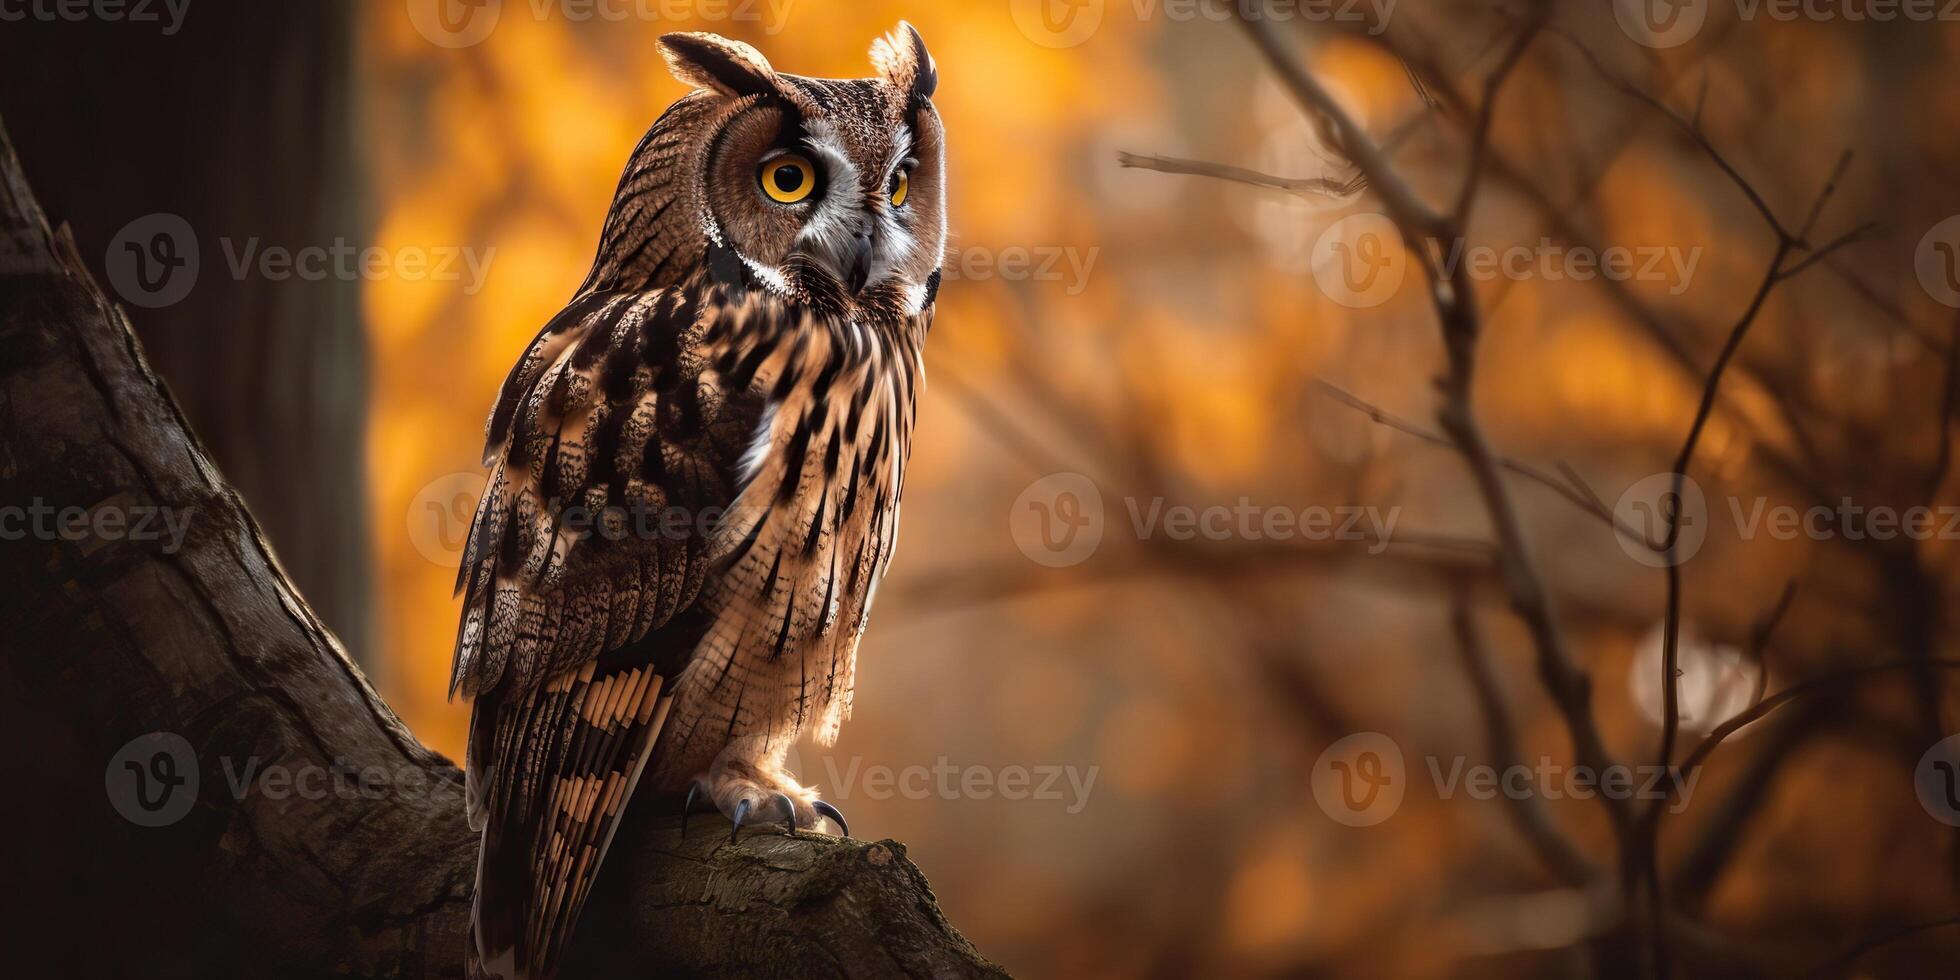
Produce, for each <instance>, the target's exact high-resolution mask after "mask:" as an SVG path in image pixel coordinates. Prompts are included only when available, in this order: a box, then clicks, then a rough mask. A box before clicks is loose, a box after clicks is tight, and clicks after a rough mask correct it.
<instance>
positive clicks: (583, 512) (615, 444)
mask: <svg viewBox="0 0 1960 980" xmlns="http://www.w3.org/2000/svg"><path fill="white" fill-rule="evenodd" d="M662 48H663V53H664V54H665V55H666V57H667V59H668V63H669V65H670V67H671V68H672V69H673V71H674V73H675V75H676V76H677V77H679V78H681V79H682V80H683V81H686V82H689V83H691V84H693V85H695V86H697V88H698V90H697V91H696V92H694V93H692V94H690V95H688V96H687V97H686V98H683V99H681V100H680V101H679V102H677V103H675V104H674V106H673V107H671V108H670V109H669V110H668V111H667V113H665V114H664V115H663V116H662V117H661V118H660V120H659V121H657V122H656V123H655V124H654V126H653V127H652V129H651V130H649V131H648V133H647V136H646V138H645V139H644V140H642V141H641V144H640V146H639V148H638V149H637V150H636V151H635V152H634V155H633V158H632V160H631V161H629V163H628V164H627V167H626V171H625V174H624V175H623V176H622V178H621V180H620V184H619V188H618V190H617V192H616V193H615V196H614V201H613V206H612V209H611V211H610V212H609V214H608V215H607V219H606V224H605V230H604V232H603V235H602V241H601V244H600V248H599V254H598V256H597V258H596V259H595V260H594V263H593V267H592V272H591V274H590V275H589V276H588V277H587V279H586V282H585V284H584V285H583V286H582V287H581V288H580V290H579V292H578V294H577V295H576V296H575V297H574V298H573V300H572V301H571V302H570V303H569V304H568V305H567V306H566V308H565V309H564V311H563V312H561V313H560V314H559V315H558V316H557V317H555V318H553V320H552V321H551V322H550V323H548V324H547V325H546V326H545V328H544V329H543V330H542V331H541V332H540V333H539V334H538V337H537V339H535V340H534V341H532V343H531V346H530V348H529V349H528V350H526V351H525V353H524V354H523V356H522V357H521V358H520V359H519V360H518V362H517V364H516V365H515V366H514V367H513V368H512V370H511V373H510V377H509V378H508V379H507V380H506V381H505V383H504V388H503V391H502V393H501V395H500V397H499V399H498V402H497V405H496V408H495V410H494V411H493V413H492V415H491V418H490V424H489V438H488V445H487V446H486V449H485V464H486V465H487V466H489V467H490V482H489V486H488V488H487V489H486V491H485V494H484V498H483V500H482V502H481V503H480V505H479V506H478V509H477V513H476V518H475V522H474V524H473V527H472V530H471V535H470V545H469V550H468V552H467V553H466V556H465V562H464V566H463V569H462V571H461V573H460V575H459V578H458V583H457V585H458V589H459V591H461V592H462V594H463V598H464V611H463V619H462V625H461V628H460V630H459V632H458V637H457V644H456V660H455V667H454V674H453V677H452V688H453V690H454V691H456V692H457V693H460V694H463V695H466V696H469V697H472V698H474V699H475V704H474V711H473V714H472V718H471V727H470V741H469V757H468V761H467V766H466V771H467V775H468V781H469V792H468V805H469V811H470V821H471V825H472V826H473V827H475V828H477V829H478V830H480V831H481V832H482V834H483V844H482V852H481V857H480V862H479V869H478V880H477V896H476V913H475V918H474V922H473V925H474V933H475V941H474V942H473V944H472V947H473V949H472V954H473V959H472V964H471V970H472V972H474V973H476V974H479V975H487V976H504V977H512V978H515V977H548V976H550V975H552V973H553V971H554V970H555V968H556V963H557V959H558V956H559V954H560V953H561V952H562V950H563V948H564V944H565V942H566V941H567V939H569V937H570V935H571V932H572V929H573V927H574V925H575V924H576V922H577V919H578V914H579V909H580V907H581V905H582V903H583V901H584V899H585V897H586V895H587V894H588V892H589V890H590V887H591V883H592V880H593V878H594V876H595V875H596V874H597V872H598V869H599V866H600V864H601V862H602V861H603V859H604V857H605V853H606V848H607V845H608V844H609V842H610V838H611V834H612V832H613V829H614V828H615V827H616V826H617V819H618V816H619V814H620V813H621V811H622V810H623V808H624V807H625V806H626V805H627V803H628V802H629V801H630V800H631V799H632V797H633V795H634V793H635V791H636V790H638V789H640V788H641V787H643V786H651V787H654V788H657V789H661V790H680V789H684V788H686V787H688V786H689V785H696V786H699V787H700V788H702V789H704V790H706V792H707V795H708V797H709V798H710V799H712V800H713V801H714V802H715V804H716V805H717V807H719V808H720V809H721V810H722V811H723V812H724V813H729V814H730V815H731V816H735V817H737V819H738V820H739V819H740V818H741V817H743V816H747V815H753V816H754V818H755V819H757V820H773V821H780V822H783V823H785V824H788V825H790V826H792V827H812V826H816V825H817V824H818V822H819V819H820V817H819V809H818V807H819V806H820V805H821V804H819V803H818V801H817V798H816V794H815V793H814V792H812V791H811V790H809V789H807V788H805V787H803V786H800V785H798V784H797V783H796V782H795V781H794V780H793V779H792V778H791V776H790V775H789V774H788V773H787V772H785V771H784V770H783V768H782V762H783V757H784V754H785V753H786V751H787V750H788V748H789V746H790V745H791V744H792V743H793V742H794V741H795V740H796V739H797V738H798V737H800V736H801V735H802V734H803V733H804V732H806V731H810V730H812V729H813V728H814V730H815V731H816V734H817V735H818V737H819V738H821V739H824V740H825V741H828V740H830V739H834V738H835V737H836V732H837V726H838V725H839V724H840V723H841V722H842V720H843V719H844V717H845V716H846V715H848V713H849V710H850V702H851V693H852V687H853V678H854V674H855V664H856V652H857V644H858V638H859V636H860V635H861V634H862V632H863V630H864V627H865V622H866V619H867V617H868V615H869V613H870V609H871V600H872V596H873V595H874V594H875V592H876V588H877V583H878V579H879V577H880V576H881V575H882V574H883V572H884V570H885V567H886V565H887V563H888V562H889V561H890V560H891V555H892V546H893V543H894V541H895V539H896V534H897V523H898V501H899V496H900V493H901V491H902V489H903V486H904V472H905V460H906V456H907V451H908V448H909V446H910V445H911V437H912V425H913V418H914V414H915V412H914V408H915V401H916V397H917V390H918V386H919V384H920V383H921V381H922V377H923V372H922V367H921V361H920V357H921V347H922V344H923V343H924V340H925V334H926V331H927V328H928V326H929V325H930V323H931V319H932V306H933V299H934V294H935V293H936V291H937V287H938V280H939V273H938V267H939V261H940V256H941V253H942V250H943V247H944V240H945V217H944V207H943V199H944V195H943V183H944V165H943V152H942V145H941V141H942V139H943V133H942V129H941V126H940V122H939V119H938V116H937V113H936V112H935V110H934V109H933V107H932V103H931V101H930V99H931V96H932V92H933V86H934V84H935V83H936V75H935V72H934V69H933V66H932V62H931V59H930V57H928V56H927V54H926V51H925V45H924V42H923V41H921V40H920V39H919V37H918V34H917V33H916V32H914V31H912V30H911V29H910V28H909V27H905V26H903V25H901V27H900V29H899V30H898V31H895V32H894V33H893V34H892V35H890V36H889V37H887V38H883V39H880V40H879V41H878V42H877V43H876V44H875V45H874V46H873V52H872V57H873V62H874V65H875V66H876V68H877V70H878V73H879V74H878V76H877V77H875V78H871V79H853V80H829V79H806V78H799V77H796V76H791V75H783V74H780V73H777V72H775V71H774V70H773V69H772V68H771V67H770V66H769V65H768V63H767V61H765V60H764V59H763V58H762V56H761V55H760V54H759V53H757V52H755V51H754V49H752V48H749V47H748V46H747V45H743V44H740V43H738V42H733V41H728V40H726V39H723V38H719V37H715V36H713V35H704V34H689V35H669V36H668V37H666V38H663V39H662Z"/></svg>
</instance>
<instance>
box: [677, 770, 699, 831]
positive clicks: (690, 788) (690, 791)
mask: <svg viewBox="0 0 1960 980" xmlns="http://www.w3.org/2000/svg"><path fill="white" fill-rule="evenodd" d="M700 789H701V783H700V781H698V780H697V781H695V782H692V783H688V784H687V801H686V802H685V803H682V804H681V840H686V839H687V816H688V814H690V813H692V812H694V794H695V793H696V792H697V791H698V790H700Z"/></svg>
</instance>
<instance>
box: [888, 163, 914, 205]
mask: <svg viewBox="0 0 1960 980" xmlns="http://www.w3.org/2000/svg"><path fill="white" fill-rule="evenodd" d="M911 190H912V177H911V175H910V174H907V173H906V172H905V171H903V170H901V171H899V172H898V173H896V174H893V175H892V207H898V206H899V205H901V204H904V203H905V195H906V194H907V193H908V192H910V191H911Z"/></svg>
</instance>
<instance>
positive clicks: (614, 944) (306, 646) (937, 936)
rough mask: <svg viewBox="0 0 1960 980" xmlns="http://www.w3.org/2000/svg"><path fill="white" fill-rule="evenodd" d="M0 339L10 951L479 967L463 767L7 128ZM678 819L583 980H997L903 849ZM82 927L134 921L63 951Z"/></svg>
mask: <svg viewBox="0 0 1960 980" xmlns="http://www.w3.org/2000/svg"><path fill="white" fill-rule="evenodd" d="M0 347H4V349H5V350H7V352H8V355H7V358H6V360H5V361H4V366H0V499H3V500H6V501H8V502H10V503H11V502H16V501H18V502H22V503H23V507H24V509H25V512H26V515H27V516H28V518H29V528H28V537H29V538H30V539H31V540H29V541H28V542H26V543H25V544H22V543H15V542H9V544H8V546H7V547H6V548H5V549H0V583H4V586H5V587H4V588H0V624H4V630H5V634H6V635H7V637H8V642H7V645H6V653H5V655H4V656H0V718H4V719H6V722H5V723H6V724H7V725H8V726H9V728H10V729H11V730H10V731H8V732H7V734H8V735H11V736H12V739H11V741H10V744H12V745H14V746H16V747H17V752H16V765H15V769H16V772H15V779H16V782H15V785H16V786H21V787H31V788H32V789H31V796H32V798H33V803H32V805H31V806H22V807H18V808H17V809H19V810H23V811H31V812H28V813H26V814H24V816H23V819H24V820H25V821H26V822H27V826H26V827H25V828H24V833H23V836H21V837H20V838H18V839H17V841H16V846H15V847H13V848H10V849H9V850H10V851H13V852H15V853H14V854H12V855H11V856H10V863H9V868H8V870H11V871H14V872H15V874H14V876H13V882H14V884H15V886H16V887H17V888H20V889H22V890H23V893H26V894H33V895H34V896H35V900H34V901H33V902H31V903H26V904H27V905H29V908H27V909H26V910H24V914H23V916H22V917H21V918H19V919H18V920H17V921H16V925H17V926H20V927H21V928H20V930H19V931H18V932H16V933H15V934H16V935H18V936H22V937H26V938H27V940H28V941H25V942H19V943H16V944H15V945H14V948H13V949H11V950H10V953H11V954H13V959H14V961H15V964H16V965H15V969H17V970H19V971H20V972H21V973H22V975H30V976H32V975H39V976H104V977H116V976H142V977H190V976H238V975H250V976H280V977H325V976H336V977H341V976H402V977H459V976H461V975H462V967H463V944H464V942H465V935H466V931H467V920H468V916H469V910H470V889H471V882H472V880H473V875H474V869H475V863H476V836H475V835H474V834H473V833H472V832H471V831H470V830H469V828H468V826H467V825H466V824H465V822H464V819H463V807H462V775H461V773H459V772H458V771H457V770H456V768H455V767H454V766H453V765H451V764H450V763H449V762H448V761H447V760H445V759H443V758H442V757H441V756H439V755H437V754H436V753H434V752H431V751H429V750H428V749H426V748H424V747H423V746H422V744H421V743H420V742H419V741H417V740H416V739H415V737H414V736H413V735H412V734H411V733H410V732H409V731H408V730H407V728H406V727H405V726H403V724H402V723H401V721H400V720H399V719H398V718H397V717H396V716H395V714H394V712H393V711H392V710H390V709H389V707H388V706H387V705H386V704H384V703H383V702H382V701H381V699H380V698H379V697H378V696H377V695H376V694H375V692H374V690H373V689H372V688H371V687H370V686H369V685H368V683H367V681H366V679H365V678H364V677H363V676H362V675H361V673H360V671H359V670H358V669H357V668H356V667H355V666H354V665H353V663H352V662H351V661H350V660H349V659H348V657H347V655H346V653H345V652H344V651H343V650H342V649H341V647H340V645H339V642H338V641H337V640H335V639H334V637H333V636H332V635H331V634H330V633H328V632H327V630H326V629H325V628H324V627H323V626H322V625H321V623H320V622H319V620H318V619H317V618H316V617H315V616H314V615H313V612H312V611H311V609H309V608H308V606H307V604H306V602H305V600H304V599H302V598H301V597H300V596H299V594H298V593H297V592H296V591H295V590H294V589H293V587H292V585H291V583H290V582H288V581H287V578H286V576H285V574H284V573H283V572H282V571H281V570H280V567H279V563H278V559H277V558H276V557H275V556H274V555H273V553H272V550H271V548H270V547H269V546H268V545H267V543H266V540H265V536H264V535H263V534H262V533H261V532H260V530H259V528H258V525H257V524H256V523H255V522H254V521H253V519H252V516H251V514H250V513H249V512H248V511H247V510H246V507H245V504H244V502H243V501H242V500H241V499H240V498H239V496H238V494H237V493H236V492H235V491H234V490H232V489H231V488H230V487H229V486H228V485H227V484H226V483H225V482H224V480H223V478H222V477H221V476H220V475H219V474H218V472H217V469H216V467H215V466H214V465H213V464H212V463H211V461H210V459H209V458H208V457H207V456H206V455H205V452H204V450H203V449H202V447H201V446H200V445H199V443H198V441H197V439H196V437H195V436H193V435H192V434H191V433H190V432H189V430H188V429H187V427H186V426H185V424H184V420H183V417H182V415H181V414H180V413H179V411H178V409H177V407H176V403H175V402H174V401H173V400H172V399H171V396H170V394H169V393H168V392H167V391H166V390H165V389H164V387H163V385H162V384H161V382H159V381H158V379H157V377H156V375H155V374H154V373H153V372H152V371H151V370H150V368H149V366H148V364H147V363H145V361H144V359H143V354H142V351H141V349H140V348H139V347H138V346H137V344H136V341H135V338H134V336H133V335H132V334H131V332H130V329H129V323H128V321H127V320H126V319H125V317H124V315H123V312H122V311H121V310H120V309H119V308H117V307H116V306H115V305H113V304H111V303H110V302H109V301H108V300H107V299H105V298H104V296H103V294H102V292H101V290H100V289H99V288H98V287H97V286H96V284H95V283H94V282H93V281H92V279H91V278H90V276H89V275H88V273H87V272H86V271H85V268H84V266H83V264H82V262H81V261H79V259H78V257H77V255H76V254H75V250H74V245H73V242H72V240H71V239H70V238H69V237H68V235H67V233H66V231H65V230H64V231H63V232H60V233H56V232H54V231H51V230H50V229H49V227H48V224H47V222H46V219H45V217H44V216H43V215H42V213H41V210H40V207H39V205H38V204H36V203H35V201H34V198H33V195H32V194H31V192H30V191H29V189H28V187H27V185H26V182H25V179H24V177H23V176H22V172H21V169H20V166H19V163H18V161H17V160H16V159H15V157H14V153H13V148H12V146H11V144H10V143H9V142H8V141H7V138H6V135H5V132H4V131H3V130H0ZM351 489H352V492H359V488H351ZM36 514H41V515H43V516H44V517H45V520H41V523H35V521H36V520H39V519H38V518H36V517H35V515H36ZM47 515H52V516H47ZM62 515H82V516H80V517H75V518H74V519H70V518H69V517H64V516H62ZM159 732H161V733H169V736H168V737H151V736H152V733H159ZM178 739H181V742H178V741H176V740H178ZM125 763H128V764H129V765H125ZM132 767H133V768H132ZM105 780H106V782H105ZM105 788H106V791H107V797H106V799H105V795H104V794H105ZM152 804H154V806H152ZM678 810H679V807H678V806H677V805H675V806H672V807H668V806H666V805H664V801H662V800H660V799H658V798H655V799H642V800H640V801H638V802H637V804H636V805H635V806H634V807H633V808H632V811H631V813H630V815H629V818H628V819H627V820H626V821H625V825H624V829H622V831H621V832H620V836H619V837H618V838H617V839H616V845H617V846H616V847H615V849H614V851H613V855H612V859H611V860H610V861H609V862H608V864H607V867H606V873H605V874H603V875H601V876H600V879H599V882H598V886H597V890H598V892H599V893H600V894H599V895H598V896H597V897H596V898H595V900H594V901H593V903H592V905H591V906H590V908H591V910H592V911H591V912H590V913H589V917H588V920H587V921H586V922H584V923H583V924H582V925H581V929H580V932H579V933H578V935H577V937H576V938H575V940H574V942H573V946H572V951H571V953H570V956H571V958H572V959H574V960H577V961H578V962H579V963H580V964H581V967H580V970H579V972H578V973H576V974H574V975H578V976H606V975H622V976H623V975H629V974H630V975H633V976H645V975H649V974H653V975H660V974H663V973H667V974H684V975H704V974H708V975H750V974H754V975H770V976H798V977H841V976H847V975H848V976H893V977H897V976H907V977H927V976H931V977H942V976H944V977H996V976H1002V975H1003V974H1002V973H1001V971H1000V970H999V969H998V968H997V967H994V966H993V965H991V964H989V963H987V962H986V961H985V960H984V959H983V958H982V957H981V956H980V955H979V954H978V953H977V952H976V951H975V950H974V948H973V946H972V945H971V944H970V943H968V942H967V941H966V940H965V939H964V938H963V937H961V936H960V934H959V933H958V932H957V931H956V930H954V929H953V928H952V926H951V925H949V924H948V923H947V922H946V920H945V918H944V916H942V915H941V914H940V912H939V910H938V908H937V906H936V905H935V904H934V900H933V896H932V892H931V891H930V889H929V888H928V887H927V886H926V882H925V879H924V877H923V876H922V875H920V873H919V871H918V869H917V868H916V867H914V866H913V865H912V864H911V863H910V862H909V861H907V860H906V859H905V852H904V848H903V847H901V846H900V845H898V844H895V843H892V842H890V841H885V842H879V843H869V842H864V841H855V840H839V839H836V838H830V837H821V836H803V837H799V838H795V839H791V838H787V837H783V836H780V835H775V834H771V833H767V832H762V833H757V834H754V835H751V836H749V837H748V838H746V839H744V840H743V841H742V842H741V843H739V844H733V845H731V844H729V843H728V842H727V838H726V836H725V835H723V834H717V833H713V832H711V831H709V830H703V829H699V828H698V829H697V830H696V833H695V834H694V835H693V836H692V838H691V839H689V840H687V841H685V842H683V841H681V840H680V839H679V836H678V833H677V830H676V828H675V826H674V825H675V824H676V823H677V819H678V818H677V814H678ZM151 824H154V825H151ZM78 922H111V923H113V924H114V926H113V929H114V931H115V933H116V935H117V938H116V940H115V941H113V942H107V941H103V939H102V937H100V936H99V935H95V936H90V937H89V938H86V939H64V938H61V937H66V936H81V935H82V934H83V933H85V932H92V931H93V930H78V929H76V928H75V924H76V923H78Z"/></svg>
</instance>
